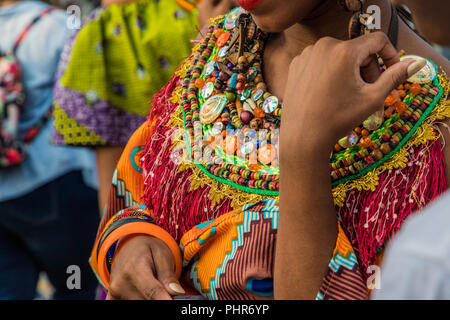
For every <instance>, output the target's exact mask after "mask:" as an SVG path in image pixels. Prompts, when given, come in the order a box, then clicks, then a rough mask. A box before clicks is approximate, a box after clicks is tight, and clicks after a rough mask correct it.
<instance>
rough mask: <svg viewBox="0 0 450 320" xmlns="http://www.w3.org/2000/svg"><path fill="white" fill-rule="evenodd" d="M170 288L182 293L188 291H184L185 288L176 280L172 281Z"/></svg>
mask: <svg viewBox="0 0 450 320" xmlns="http://www.w3.org/2000/svg"><path fill="white" fill-rule="evenodd" d="M169 288H170V289H171V290H173V291H175V292H177V293H181V294H185V293H186V291H184V289H183V288H182V287H181V286H180V285H179V284H178V283H175V282H172V283H171V284H169Z"/></svg>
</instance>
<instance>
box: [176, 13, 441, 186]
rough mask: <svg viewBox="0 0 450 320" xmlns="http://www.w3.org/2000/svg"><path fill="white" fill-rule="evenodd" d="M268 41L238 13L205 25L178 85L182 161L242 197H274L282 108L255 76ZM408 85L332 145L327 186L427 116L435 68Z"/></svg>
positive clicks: (368, 164) (378, 158)
mask: <svg viewBox="0 0 450 320" xmlns="http://www.w3.org/2000/svg"><path fill="white" fill-rule="evenodd" d="M267 38H268V35H267V34H265V33H264V32H263V31H261V30H260V29H259V28H257V27H256V25H255V23H254V22H253V20H252V19H251V16H250V15H249V14H248V13H247V12H246V11H245V10H243V9H242V8H236V9H234V10H232V11H231V12H230V13H229V14H228V15H227V16H226V17H225V18H224V19H221V20H220V21H219V22H218V23H212V24H211V25H210V26H209V28H208V31H207V33H206V36H205V37H204V38H203V40H202V42H201V43H200V44H199V45H198V47H197V50H196V51H195V52H194V54H193V57H192V60H191V62H190V65H189V66H188V68H187V70H186V75H185V77H184V78H183V83H182V97H181V106H182V111H183V118H184V124H185V133H186V139H187V149H188V151H189V155H190V157H191V159H192V160H193V161H194V163H195V164H196V165H197V166H198V167H199V168H200V169H201V170H202V171H203V172H204V173H205V174H207V175H208V176H210V177H212V178H214V179H216V180H218V181H220V182H223V183H226V184H228V185H232V186H234V187H237V188H238V189H240V190H243V191H247V192H253V193H257V194H263V195H278V190H279V165H278V136H279V127H280V120H281V110H282V102H281V101H280V100H279V99H278V98H277V97H276V96H274V95H272V94H271V93H270V92H268V90H267V86H266V84H265V83H264V79H263V75H262V53H263V50H264V44H265V42H266V41H267ZM405 58H406V57H405ZM407 58H418V57H416V56H407ZM408 81H409V82H407V83H405V84H404V85H401V86H400V87H398V88H397V89H396V90H394V91H393V92H392V93H391V94H390V96H389V97H388V98H387V99H386V103H385V110H384V111H380V112H378V113H376V114H374V115H372V116H371V117H369V118H368V119H367V120H366V121H364V122H363V123H362V124H361V126H359V127H357V128H355V129H354V130H353V131H351V132H350V133H349V134H348V135H347V136H346V137H344V138H342V139H340V140H339V142H338V143H337V144H336V146H335V148H334V151H333V153H332V156H331V158H330V176H331V182H332V184H333V185H337V184H339V183H341V182H344V181H347V180H349V179H354V178H357V177H359V176H361V175H363V174H365V173H367V172H368V171H370V170H371V169H373V168H375V167H376V166H378V165H379V164H381V163H382V162H383V161H385V160H387V159H388V158H389V157H390V156H392V155H393V154H394V153H395V152H396V151H398V149H399V148H400V147H401V146H403V145H404V143H405V142H406V141H407V140H408V139H409V137H410V136H411V135H412V134H413V132H414V131H415V130H416V129H417V127H418V126H420V124H421V123H422V122H423V120H424V119H425V118H426V117H427V115H428V114H429V113H430V112H431V110H432V109H433V107H434V105H436V103H437V101H438V100H439V99H440V96H441V95H442V88H441V87H440V86H439V82H438V80H437V68H436V66H435V65H434V64H433V63H432V62H431V61H428V64H427V66H426V67H425V68H424V69H423V70H422V71H421V72H419V74H418V75H416V76H415V77H414V78H410V79H408Z"/></svg>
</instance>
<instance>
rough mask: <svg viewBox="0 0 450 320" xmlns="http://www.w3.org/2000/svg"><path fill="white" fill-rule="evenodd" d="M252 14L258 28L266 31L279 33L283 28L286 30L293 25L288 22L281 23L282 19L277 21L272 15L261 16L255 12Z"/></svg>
mask: <svg viewBox="0 0 450 320" xmlns="http://www.w3.org/2000/svg"><path fill="white" fill-rule="evenodd" d="M251 15H252V18H253V21H255V23H256V25H257V26H258V28H260V29H261V30H262V31H264V32H266V33H279V32H282V31H283V30H286V29H287V28H289V27H290V26H291V25H292V24H291V25H289V24H287V23H280V20H278V21H277V20H275V19H273V18H272V17H261V16H259V15H256V14H253V13H252V14H251Z"/></svg>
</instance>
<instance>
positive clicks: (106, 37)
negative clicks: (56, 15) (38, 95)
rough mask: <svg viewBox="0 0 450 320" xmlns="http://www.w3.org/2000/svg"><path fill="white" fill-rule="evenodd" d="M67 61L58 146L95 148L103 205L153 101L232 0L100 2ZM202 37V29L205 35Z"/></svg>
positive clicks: (61, 75) (59, 88)
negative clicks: (127, 146) (126, 148)
mask: <svg viewBox="0 0 450 320" xmlns="http://www.w3.org/2000/svg"><path fill="white" fill-rule="evenodd" d="M101 4H102V8H99V9H97V10H95V11H94V12H93V13H92V14H91V16H90V18H89V19H88V21H86V23H85V24H84V26H83V27H82V28H81V30H79V31H78V32H77V34H76V36H75V37H74V38H73V39H72V40H71V41H70V43H69V44H68V46H67V47H66V48H65V51H64V54H63V55H62V59H61V63H60V67H59V71H58V77H57V78H58V80H57V84H56V87H55V104H54V107H55V108H54V118H55V129H56V130H55V131H54V134H53V142H54V143H55V144H60V145H71V146H85V147H92V148H94V149H95V152H96V158H97V167H98V170H99V171H98V175H99V207H100V210H101V209H102V208H103V206H104V204H105V202H106V199H107V197H108V193H109V190H110V185H111V179H112V178H113V173H114V169H115V167H116V163H117V160H118V159H119V157H120V155H121V153H122V150H123V147H124V146H125V144H126V143H127V141H128V139H129V138H130V135H131V134H132V133H133V132H134V131H135V130H136V129H137V128H138V127H139V126H140V125H141V124H142V123H143V122H144V121H145V119H146V116H147V114H146V111H148V101H149V100H150V98H151V97H152V96H153V95H154V94H155V93H156V92H158V90H159V89H160V88H161V87H162V86H163V85H164V84H165V83H166V82H167V80H168V79H169V78H170V76H171V75H172V73H173V71H174V70H175V68H177V67H178V66H179V64H180V63H181V61H182V59H183V58H185V57H186V56H188V55H189V54H190V52H191V48H192V43H191V41H190V40H191V39H194V38H195V37H196V35H197V34H198V30H199V29H200V27H199V26H203V25H205V24H206V23H207V19H208V18H209V17H213V16H216V15H218V14H222V13H225V12H227V11H228V10H230V9H231V8H232V7H233V6H234V5H235V4H236V3H235V1H232V0H229V1H213V0H203V1H197V0H160V1H154V0H141V1H134V0H103V1H102V3H101ZM200 32H201V31H200Z"/></svg>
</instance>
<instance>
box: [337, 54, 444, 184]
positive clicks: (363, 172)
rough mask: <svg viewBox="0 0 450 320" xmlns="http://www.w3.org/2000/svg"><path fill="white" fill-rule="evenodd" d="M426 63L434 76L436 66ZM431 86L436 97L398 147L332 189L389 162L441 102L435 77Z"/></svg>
mask: <svg viewBox="0 0 450 320" xmlns="http://www.w3.org/2000/svg"><path fill="white" fill-rule="evenodd" d="M427 60H428V61H430V62H431V63H432V64H433V66H434V68H435V69H436V74H437V73H438V68H437V66H436V64H435V63H434V62H433V61H432V60H430V59H428V58H427ZM433 85H434V86H435V87H436V88H438V89H439V93H438V94H437V95H436V97H435V98H434V100H433V102H432V103H431V104H430V105H429V106H428V108H427V109H426V110H425V111H424V112H423V114H422V117H420V119H419V120H418V121H417V122H416V124H415V125H414V127H413V128H412V129H411V130H410V131H409V132H408V134H406V135H405V137H404V138H403V139H402V140H401V141H400V142H399V143H398V145H397V146H396V147H395V148H394V149H393V150H392V151H391V152H390V153H389V154H387V155H385V156H384V157H383V158H382V159H381V160H378V161H377V162H375V163H373V164H372V165H370V166H368V167H367V168H365V169H363V170H362V171H361V172H359V173H357V174H354V175H351V176H348V177H345V178H341V179H339V180H336V181H334V182H333V183H331V186H332V187H335V186H337V185H339V184H341V183H344V182H347V181H350V180H354V179H357V178H359V177H361V176H363V175H365V174H367V173H368V172H369V171H371V170H373V169H375V168H377V167H378V166H380V165H381V164H383V163H384V162H386V161H387V160H389V159H390V158H391V157H392V156H393V155H394V154H396V153H397V152H398V151H399V150H400V149H401V148H402V147H403V146H404V145H405V144H406V143H407V142H408V141H409V139H410V138H411V137H412V135H413V134H414V133H415V132H416V131H417V129H418V128H419V127H420V126H421V125H422V123H423V121H424V120H425V119H426V118H427V117H428V116H429V115H430V113H431V112H432V111H433V110H434V108H435V107H436V105H437V103H438V102H439V100H441V98H442V95H443V93H444V89H443V88H442V87H441V85H440V83H439V79H438V77H437V76H436V78H434V80H433Z"/></svg>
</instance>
